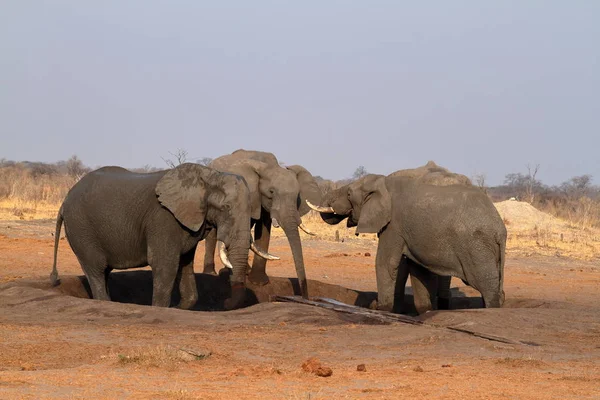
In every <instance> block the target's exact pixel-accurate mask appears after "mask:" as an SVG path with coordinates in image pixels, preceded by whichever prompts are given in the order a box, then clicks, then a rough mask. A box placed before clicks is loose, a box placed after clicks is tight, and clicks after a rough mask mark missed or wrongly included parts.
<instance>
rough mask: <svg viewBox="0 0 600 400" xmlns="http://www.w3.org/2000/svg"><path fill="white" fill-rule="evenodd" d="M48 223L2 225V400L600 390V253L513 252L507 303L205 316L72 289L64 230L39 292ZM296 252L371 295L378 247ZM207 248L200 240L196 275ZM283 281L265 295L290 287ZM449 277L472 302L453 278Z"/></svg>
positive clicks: (283, 308)
mask: <svg viewBox="0 0 600 400" xmlns="http://www.w3.org/2000/svg"><path fill="white" fill-rule="evenodd" d="M7 226H11V228H7ZM53 230H54V223H53V222H52V221H38V222H31V223H27V224H14V223H12V222H6V221H3V222H0V399H65V398H66V399H80V398H82V399H83V398H85V399H89V398H94V399H116V398H119V399H125V398H127V399H231V398H235V399H256V398H269V399H270V398H273V399H309V398H310V399H338V398H342V399H344V398H347V399H367V398H369V399H370V398H374V399H398V398H408V397H417V398H423V397H430V398H453V399H455V398H465V399H468V398H476V399H496V398H531V399H557V398H561V399H562V398H578V399H581V398H600V301H599V289H600V264H599V263H598V262H597V261H596V262H583V261H575V260H570V259H566V258H562V257H552V258H550V257H520V256H519V257H517V256H514V255H511V254H509V255H508V257H507V264H506V279H505V291H506V298H507V301H506V304H505V307H504V308H502V309H456V310H452V311H439V312H432V313H428V314H426V315H425V316H424V319H425V320H426V322H427V325H425V326H413V325H408V324H402V323H394V324H387V325H382V324H374V323H373V322H370V323H369V322H368V321H366V320H361V319H359V318H355V319H353V318H354V317H352V316H348V315H342V314H339V313H336V312H334V311H329V310H325V309H321V308H315V307H311V306H307V305H301V304H291V303H269V302H264V303H260V304H257V305H253V306H250V307H247V308H244V309H241V310H236V311H231V312H222V311H213V312H208V311H184V310H179V309H176V308H168V309H164V308H162V309H161V308H154V307H150V306H145V305H139V304H124V303H118V302H101V301H96V300H90V299H87V298H81V297H73V296H67V295H66V294H65V293H66V289H65V287H66V285H67V283H68V282H71V283H73V282H79V281H78V280H77V279H76V278H74V277H72V276H77V275H82V271H81V268H80V266H79V264H78V263H77V260H76V259H75V256H74V255H73V253H72V252H71V250H70V248H69V246H68V243H67V242H66V240H61V242H60V253H59V273H60V275H61V277H63V284H62V285H61V286H63V289H64V290H63V289H61V288H60V287H59V288H58V289H56V288H54V289H51V288H49V285H48V284H47V281H48V275H49V273H50V269H51V266H52V247H53V238H52V236H51V232H53ZM304 250H305V261H306V265H307V273H308V275H309V277H310V278H311V279H313V280H316V281H320V282H322V283H323V284H321V283H316V282H311V283H312V286H311V288H313V289H314V290H315V291H316V292H318V294H320V295H327V294H328V291H329V290H331V291H332V293H333V292H335V293H334V294H332V295H331V297H336V296H337V298H340V296H342V299H343V296H345V295H350V294H352V293H355V292H354V291H349V290H346V289H345V288H350V289H354V290H360V291H375V290H376V286H375V272H374V255H375V252H376V243H375V242H374V241H356V242H349V241H346V242H345V243H336V242H326V241H319V240H305V241H304ZM270 252H272V253H274V254H277V255H280V256H281V260H280V261H273V262H269V265H268V266H267V271H268V273H269V274H270V275H271V276H273V277H294V275H295V272H294V268H293V262H292V257H291V253H290V251H289V247H288V245H287V242H286V240H285V239H282V238H277V239H275V240H274V241H273V242H272V246H271V248H270ZM367 252H368V253H370V256H365V253H367ZM202 257H203V246H200V250H199V251H198V254H197V257H196V262H197V264H196V265H197V266H196V271H197V272H199V271H200V270H201V260H202ZM135 276H137V275H135ZM285 281H286V280H285V279H277V278H273V280H272V283H271V285H272V287H271V289H268V288H267V287H268V286H269V285H267V287H265V288H262V289H259V290H267V291H268V290H272V291H273V292H277V291H278V290H281V291H285V290H288V289H286V288H287V286H286V285H285V284H284V283H285ZM282 282H284V283H282ZM144 284H147V282H145V281H144ZM326 284H330V285H326ZM140 285H142V283H140ZM337 285H339V286H341V288H340V287H339V286H337ZM288 286H289V285H288ZM453 287H454V289H453V291H454V292H455V294H457V295H458V296H459V297H463V298H467V299H468V298H470V299H473V301H476V300H477V296H478V294H477V292H475V291H474V290H473V289H471V288H467V287H465V286H464V285H463V284H462V282H460V281H459V280H453ZM283 294H291V293H283ZM445 326H454V327H462V328H468V329H470V330H475V331H478V332H482V333H488V334H493V335H497V336H502V337H505V338H509V339H511V340H514V341H522V342H525V343H523V344H505V343H499V342H494V341H489V340H486V339H482V338H478V337H474V336H470V335H467V334H464V333H460V332H455V331H451V330H448V329H445V328H444V327H445ZM526 343H535V344H537V345H535V346H534V345H529V344H526ZM182 348H183V349H185V350H186V351H189V352H192V353H194V354H198V355H200V357H194V356H190V354H189V353H187V352H182V351H181V350H179V349H182ZM312 357H314V358H315V359H316V360H309V359H310V358H312ZM305 362H308V363H318V365H319V366H320V367H321V368H324V369H331V371H332V372H333V373H332V374H331V376H326V377H322V376H318V375H317V374H316V373H314V371H313V369H311V368H306V367H305V368H304V369H303V368H302V365H303V363H305ZM359 364H364V365H365V371H357V366H358V365H359ZM314 370H316V368H314ZM311 371H313V372H311ZM324 375H327V374H324Z"/></svg>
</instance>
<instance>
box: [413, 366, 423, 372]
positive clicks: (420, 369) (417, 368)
mask: <svg viewBox="0 0 600 400" xmlns="http://www.w3.org/2000/svg"><path fill="white" fill-rule="evenodd" d="M413 371H415V372H423V368H421V366H420V365H417V366H416V367H415V368H413Z"/></svg>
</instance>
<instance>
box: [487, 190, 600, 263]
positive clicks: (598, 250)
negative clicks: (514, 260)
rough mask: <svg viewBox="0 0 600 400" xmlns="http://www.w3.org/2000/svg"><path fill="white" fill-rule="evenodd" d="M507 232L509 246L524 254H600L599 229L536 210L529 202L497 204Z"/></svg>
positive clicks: (588, 256)
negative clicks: (582, 225)
mask: <svg viewBox="0 0 600 400" xmlns="http://www.w3.org/2000/svg"><path fill="white" fill-rule="evenodd" d="M495 205H496V208H497V209H498V212H499V213H500V215H501V216H502V218H503V220H504V223H505V225H506V229H507V231H508V242H507V249H508V250H509V251H512V252H516V253H522V254H525V255H531V254H542V255H548V256H566V257H570V258H577V259H583V260H591V259H597V258H598V257H600V230H598V229H595V228H592V227H590V226H587V227H581V225H577V224H573V223H571V222H569V221H565V220H563V219H560V218H556V217H554V216H552V215H550V214H547V213H544V212H542V211H539V210H537V209H536V208H535V207H533V206H532V205H530V204H529V203H526V202H519V201H509V200H507V201H503V202H499V203H496V204H495Z"/></svg>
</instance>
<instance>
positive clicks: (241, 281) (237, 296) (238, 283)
mask: <svg viewBox="0 0 600 400" xmlns="http://www.w3.org/2000/svg"><path fill="white" fill-rule="evenodd" d="M247 235H248V232H246V235H245V236H242V237H244V240H236V241H235V242H233V244H232V245H230V246H229V249H228V250H227V256H228V258H229V261H230V263H231V265H232V267H233V268H232V274H231V277H230V282H231V297H230V298H228V299H226V300H225V309H226V310H233V309H236V308H240V307H242V306H243V305H244V301H245V300H246V272H247V269H248V246H249V241H248V239H247Z"/></svg>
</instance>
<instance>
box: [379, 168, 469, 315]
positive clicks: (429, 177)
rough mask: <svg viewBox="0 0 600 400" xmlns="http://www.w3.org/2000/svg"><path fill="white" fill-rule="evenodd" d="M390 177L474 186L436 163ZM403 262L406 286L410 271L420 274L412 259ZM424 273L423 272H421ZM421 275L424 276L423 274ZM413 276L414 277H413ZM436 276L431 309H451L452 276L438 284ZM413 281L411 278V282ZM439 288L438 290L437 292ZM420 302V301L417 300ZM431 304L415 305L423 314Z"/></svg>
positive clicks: (401, 282) (400, 279)
mask: <svg viewBox="0 0 600 400" xmlns="http://www.w3.org/2000/svg"><path fill="white" fill-rule="evenodd" d="M389 176H404V177H408V178H412V179H414V180H416V181H418V182H421V183H427V184H430V185H436V186H448V185H462V186H469V187H470V186H473V184H472V182H471V180H470V179H469V178H468V177H466V176H465V175H462V174H456V173H453V172H450V171H449V170H448V169H446V168H444V167H442V166H439V165H437V164H436V163H435V162H434V161H429V162H427V164H425V165H423V166H421V167H417V168H412V169H401V170H398V171H396V172H393V173H391V174H390V175H389ZM403 262H405V263H407V264H408V266H409V268H403V269H402V268H401V269H399V271H398V274H399V275H398V278H397V284H398V285H406V280H407V278H408V274H409V269H410V270H412V272H413V273H414V274H416V273H419V272H417V271H418V269H417V268H418V267H415V266H414V263H412V261H411V260H410V259H404V260H403ZM421 272H422V271H421ZM421 275H423V274H422V273H421ZM411 276H412V275H411ZM435 279H436V276H431V277H429V281H430V285H431V287H432V293H433V295H434V296H433V298H432V299H431V307H433V308H437V309H442V310H443V309H445V310H447V309H449V308H450V301H451V292H450V283H451V280H452V277H451V276H437V282H435ZM412 280H413V279H412V278H411V281H412ZM435 287H437V290H435ZM417 300H418V299H417ZM429 304H430V303H429V302H427V303H426V304H418V301H417V303H416V304H415V306H416V308H417V310H418V311H419V312H420V313H422V312H425V311H427V310H429V307H430V306H429Z"/></svg>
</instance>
